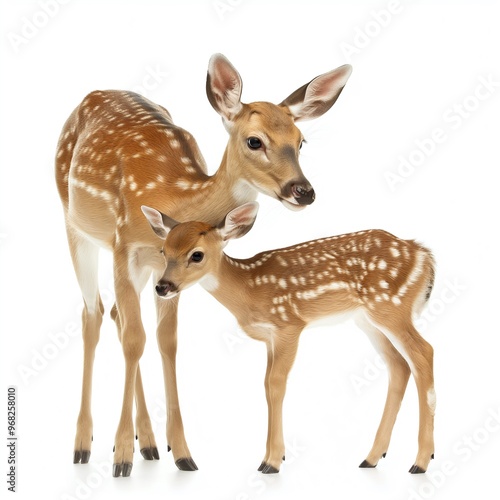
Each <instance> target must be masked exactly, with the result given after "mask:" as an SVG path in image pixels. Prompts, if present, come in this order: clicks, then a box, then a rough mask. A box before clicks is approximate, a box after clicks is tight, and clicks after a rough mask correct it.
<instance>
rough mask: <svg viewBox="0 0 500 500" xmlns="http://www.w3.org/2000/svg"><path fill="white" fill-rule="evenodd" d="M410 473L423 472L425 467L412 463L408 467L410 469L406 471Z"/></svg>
mask: <svg viewBox="0 0 500 500" xmlns="http://www.w3.org/2000/svg"><path fill="white" fill-rule="evenodd" d="M408 472H409V473H410V474H424V473H425V469H422V467H419V466H418V465H412V466H411V467H410V470H409V471H408Z"/></svg>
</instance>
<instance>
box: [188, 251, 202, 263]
mask: <svg viewBox="0 0 500 500" xmlns="http://www.w3.org/2000/svg"><path fill="white" fill-rule="evenodd" d="M204 256H205V255H204V253H203V252H193V254H192V255H191V258H190V259H189V260H190V261H191V262H201V261H202V260H203V257H204Z"/></svg>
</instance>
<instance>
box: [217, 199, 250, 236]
mask: <svg viewBox="0 0 500 500" xmlns="http://www.w3.org/2000/svg"><path fill="white" fill-rule="evenodd" d="M258 211H259V204H258V203H257V202H256V201H251V202H249V203H245V204H244V205H241V207H238V208H235V209H234V210H231V212H229V213H228V214H227V215H226V218H225V219H224V222H223V223H222V224H221V226H220V227H219V234H220V235H221V237H222V239H223V241H227V240H232V239H235V238H241V237H242V236H244V235H245V234H247V233H248V231H250V229H252V226H253V224H254V222H255V219H256V217H257V212H258Z"/></svg>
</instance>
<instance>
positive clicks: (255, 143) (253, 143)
mask: <svg viewBox="0 0 500 500" xmlns="http://www.w3.org/2000/svg"><path fill="white" fill-rule="evenodd" d="M247 144H248V147H249V148H250V149H260V148H261V147H262V141H261V140H260V139H259V138H258V137H249V138H248V139H247Z"/></svg>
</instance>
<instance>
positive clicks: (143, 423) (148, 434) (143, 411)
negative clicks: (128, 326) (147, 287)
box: [111, 278, 160, 460]
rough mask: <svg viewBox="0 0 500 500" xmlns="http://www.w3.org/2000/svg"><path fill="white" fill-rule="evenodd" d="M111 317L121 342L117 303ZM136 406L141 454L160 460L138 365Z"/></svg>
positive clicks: (147, 458)
mask: <svg viewBox="0 0 500 500" xmlns="http://www.w3.org/2000/svg"><path fill="white" fill-rule="evenodd" d="M146 279H147V278H146ZM111 318H112V319H113V320H114V321H115V323H116V328H117V331H118V338H119V340H120V342H121V325H120V317H119V315H118V309H117V308H116V304H115V305H113V307H112V309H111ZM135 406H136V409H137V413H136V416H135V434H136V439H138V440H139V450H140V452H141V455H142V456H143V457H144V458H145V459H146V460H154V459H156V460H159V459H160V455H159V453H158V447H157V446H156V440H155V436H154V433H153V427H152V425H151V418H150V417H149V412H148V408H147V406H146V398H145V395H144V389H143V385H142V377H141V368H140V366H138V367H137V374H136V379H135Z"/></svg>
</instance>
